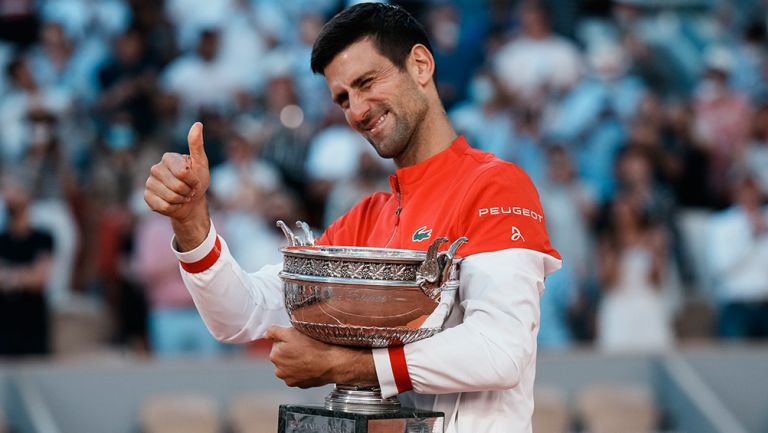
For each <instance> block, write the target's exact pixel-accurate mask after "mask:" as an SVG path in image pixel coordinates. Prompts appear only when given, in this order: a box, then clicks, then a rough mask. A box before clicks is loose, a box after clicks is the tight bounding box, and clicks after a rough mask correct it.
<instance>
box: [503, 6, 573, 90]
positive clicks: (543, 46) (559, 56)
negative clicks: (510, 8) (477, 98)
mask: <svg viewBox="0 0 768 433" xmlns="http://www.w3.org/2000/svg"><path fill="white" fill-rule="evenodd" d="M520 22H521V35H520V36H518V37H516V38H514V39H513V40H512V41H510V42H509V43H507V44H506V45H504V46H503V47H502V48H501V49H500V50H499V52H498V53H497V54H496V58H495V59H494V67H495V69H494V72H495V74H496V76H497V77H498V78H499V80H500V82H501V83H502V85H503V86H504V87H505V89H507V90H508V91H509V92H511V93H512V94H513V95H516V96H519V97H520V98H521V99H520V103H522V104H526V103H528V100H530V99H533V100H536V99H537V98H543V97H546V96H547V95H549V94H550V93H555V94H559V93H562V92H564V91H566V90H568V89H569V88H571V87H572V86H573V85H574V84H576V82H577V81H578V80H579V78H580V77H581V74H582V59H581V57H580V56H579V52H578V51H577V49H576V46H575V45H574V44H573V43H571V42H569V41H568V40H566V39H564V38H562V37H559V36H557V35H555V34H554V33H553V32H552V29H551V28H550V25H549V18H548V16H547V13H546V11H545V10H544V9H543V8H542V7H541V6H539V5H537V4H536V3H535V2H526V3H525V4H524V5H523V6H522V9H521V12H520Z"/></svg>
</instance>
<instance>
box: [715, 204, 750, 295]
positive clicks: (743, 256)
mask: <svg viewBox="0 0 768 433" xmlns="http://www.w3.org/2000/svg"><path fill="white" fill-rule="evenodd" d="M725 212H726V213H723V214H720V215H715V216H713V217H712V219H711V220H710V223H709V230H708V237H707V240H708V242H707V245H708V246H713V247H711V248H707V258H708V261H709V271H710V272H711V274H712V276H713V277H714V278H715V279H718V280H723V279H726V278H727V277H728V275H729V274H731V272H737V271H738V267H739V266H740V265H741V264H742V263H744V262H746V261H748V258H749V257H750V256H751V255H752V254H753V249H754V245H755V242H754V237H753V236H752V233H751V227H750V226H749V222H748V221H747V219H746V217H742V216H741V215H740V214H737V213H735V211H734V210H733V209H731V210H728V211H725Z"/></svg>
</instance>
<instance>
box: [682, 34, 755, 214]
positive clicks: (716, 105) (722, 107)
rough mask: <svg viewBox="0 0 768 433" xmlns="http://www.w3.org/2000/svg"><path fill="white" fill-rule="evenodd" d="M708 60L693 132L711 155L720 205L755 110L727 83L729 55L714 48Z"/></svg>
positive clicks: (725, 197) (711, 183) (712, 178)
mask: <svg viewBox="0 0 768 433" xmlns="http://www.w3.org/2000/svg"><path fill="white" fill-rule="evenodd" d="M707 61H708V68H707V71H706V73H705V74H704V76H703V78H702V80H701V82H700V83H699V86H698V89H697V93H696V99H695V106H694V107H695V108H694V112H695V117H694V128H695V129H694V131H695V134H696V139H697V140H699V141H700V142H701V144H702V145H703V146H704V147H705V148H706V149H707V152H708V153H709V155H710V159H709V162H710V166H709V186H710V188H711V190H712V192H713V193H714V195H715V197H716V198H717V200H718V201H719V202H720V203H727V200H728V194H727V192H728V191H727V190H728V185H729V182H728V179H727V177H728V173H729V172H730V171H731V170H732V169H733V163H734V161H735V160H737V159H738V158H739V157H740V155H742V153H743V152H744V149H745V147H746V145H747V140H748V138H749V132H750V125H751V124H752V107H751V104H750V102H749V100H748V99H747V98H746V97H745V96H744V95H740V94H738V93H736V92H734V91H733V89H731V88H730V86H729V84H728V79H729V76H730V70H731V67H732V65H731V61H732V60H731V57H730V55H729V54H728V53H727V52H725V51H723V50H722V49H720V48H717V49H713V50H712V51H710V53H709V54H708V60H707Z"/></svg>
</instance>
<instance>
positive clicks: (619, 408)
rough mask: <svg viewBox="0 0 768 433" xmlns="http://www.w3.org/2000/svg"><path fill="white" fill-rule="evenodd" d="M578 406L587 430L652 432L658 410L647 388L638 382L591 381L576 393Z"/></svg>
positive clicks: (594, 431)
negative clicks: (629, 383) (640, 385)
mask: <svg viewBox="0 0 768 433" xmlns="http://www.w3.org/2000/svg"><path fill="white" fill-rule="evenodd" d="M576 404H577V410H578V412H579V415H580V416H581V420H582V422H583V424H584V431H585V432H587V433H616V432H622V433H651V432H655V431H656V425H657V422H658V410H657V408H656V405H655V403H654V401H653V398H652V396H651V394H650V392H649V391H648V390H647V389H645V388H643V387H639V386H630V385H619V384H616V385H592V386H588V387H586V388H585V389H583V390H582V391H581V392H580V393H579V395H578V396H577V402H576Z"/></svg>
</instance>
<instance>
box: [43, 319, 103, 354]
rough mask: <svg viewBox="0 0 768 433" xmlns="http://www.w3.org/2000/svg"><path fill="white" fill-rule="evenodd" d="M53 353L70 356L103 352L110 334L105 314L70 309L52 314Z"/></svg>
mask: <svg viewBox="0 0 768 433" xmlns="http://www.w3.org/2000/svg"><path fill="white" fill-rule="evenodd" d="M51 329H52V331H53V334H52V337H53V338H52V339H53V351H54V353H55V354H56V355H57V356H70V355H76V354H82V353H88V352H98V351H101V350H103V349H104V348H105V347H106V346H107V343H108V341H109V336H110V334H111V332H112V323H111V321H110V318H109V317H108V315H107V312H105V311H102V310H99V309H97V308H85V307H78V308H70V309H67V310H63V311H55V312H54V313H53V324H52V327H51Z"/></svg>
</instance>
